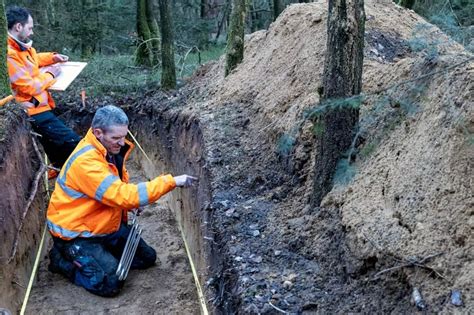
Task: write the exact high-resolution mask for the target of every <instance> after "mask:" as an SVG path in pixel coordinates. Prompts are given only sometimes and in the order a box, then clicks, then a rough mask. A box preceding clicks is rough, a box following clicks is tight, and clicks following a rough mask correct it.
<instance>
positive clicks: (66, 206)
mask: <svg viewBox="0 0 474 315" xmlns="http://www.w3.org/2000/svg"><path fill="white" fill-rule="evenodd" d="M127 132H128V118H127V115H126V114H125V113H124V112H123V110H122V109H120V108H118V107H115V106H112V105H109V106H105V107H102V108H100V109H99V110H97V112H96V114H95V115H94V118H93V120H92V127H91V129H89V131H88V132H87V135H86V136H85V138H84V139H82V140H81V141H80V142H79V144H78V146H77V147H76V149H75V150H74V151H73V153H72V154H71V156H70V157H69V159H68V160H67V161H66V163H65V164H64V167H63V168H62V170H61V173H60V174H59V177H58V179H57V181H56V185H55V189H54V192H53V194H52V196H51V200H50V203H49V207H48V215H47V217H48V220H47V224H48V228H49V231H50V233H51V234H52V236H53V240H54V246H53V248H52V249H51V251H50V254H49V256H50V265H49V270H50V271H52V272H56V273H61V274H63V275H65V276H66V277H67V278H68V279H69V280H70V281H72V282H74V283H75V284H77V285H79V286H82V287H84V288H85V289H86V290H88V291H90V292H92V293H94V294H97V295H101V296H114V295H117V294H118V293H119V292H120V289H121V288H122V286H123V281H120V280H119V279H118V277H117V276H116V275H115V272H116V270H117V266H118V263H119V260H120V257H121V255H122V252H123V250H124V247H125V243H126V240H127V237H128V234H129V233H130V230H131V228H130V227H129V226H128V225H127V223H126V222H127V211H130V210H133V209H136V208H138V207H140V206H144V205H147V204H150V203H153V202H155V201H157V200H158V199H159V198H160V197H161V196H163V195H164V194H166V193H168V192H169V191H171V190H173V189H174V188H175V187H177V186H178V187H189V186H191V185H192V184H193V182H194V181H196V180H197V178H195V177H192V176H188V175H181V176H175V177H173V176H171V175H164V176H159V177H156V178H155V179H153V180H151V181H148V182H142V183H138V184H129V183H128V178H129V176H128V172H127V169H126V167H125V161H126V160H127V157H128V156H129V154H130V151H131V150H132V148H133V144H132V143H130V142H129V141H127V140H126V139H125V137H126V136H127ZM155 260H156V252H155V250H154V249H153V248H151V247H150V246H148V245H147V244H146V243H145V241H143V239H141V240H140V242H139V244H138V248H137V251H136V254H135V256H134V258H133V261H132V265H131V268H138V269H143V268H148V267H150V266H152V265H154V263H155Z"/></svg>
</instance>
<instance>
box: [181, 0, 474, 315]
mask: <svg viewBox="0 0 474 315" xmlns="http://www.w3.org/2000/svg"><path fill="white" fill-rule="evenodd" d="M326 7H327V3H326V2H324V1H320V2H316V3H311V4H297V5H291V6H290V7H288V8H287V9H286V10H285V11H284V13H283V14H282V15H281V16H280V17H279V18H278V19H277V21H276V22H274V23H273V24H272V25H271V26H270V28H269V30H268V31H260V32H257V33H254V34H252V35H251V36H249V37H248V38H247V41H246V48H245V57H244V60H243V62H242V64H241V65H239V66H238V67H237V68H236V70H235V71H234V72H233V73H232V74H230V75H229V76H228V77H227V78H225V79H224V76H223V59H221V60H220V61H219V62H218V63H215V64H213V65H208V66H207V67H205V68H203V69H202V70H201V72H199V73H197V75H196V76H195V77H194V79H193V82H192V83H191V87H189V88H190V89H191V90H192V96H191V97H190V98H189V99H188V107H187V108H186V109H184V110H185V111H191V112H194V113H195V114H196V115H197V116H198V117H199V119H200V121H201V127H202V128H203V133H204V138H205V139H206V142H207V149H208V156H207V157H206V158H207V161H208V163H209V164H210V167H211V171H212V172H213V174H214V182H213V183H214V186H213V188H214V192H213V193H214V201H215V203H214V208H215V211H216V213H215V214H216V217H217V218H216V220H217V221H218V223H216V225H219V226H220V227H219V230H220V232H221V233H222V234H221V235H220V237H222V239H224V240H225V241H226V242H227V244H228V253H227V254H228V255H229V257H228V258H229V265H230V266H232V269H233V270H234V271H235V273H236V274H237V277H238V280H237V284H236V288H233V289H234V290H235V291H236V292H239V293H238V296H239V298H240V305H239V307H240V308H241V309H242V310H245V311H248V312H271V311H275V309H274V308H273V306H277V307H279V308H280V309H283V310H285V311H290V312H294V311H306V310H307V311H315V310H318V311H323V312H338V311H344V312H346V311H384V312H385V311H392V312H412V311H414V310H415V309H416V308H415V307H414V306H412V305H411V304H410V295H411V292H412V290H413V288H414V287H417V288H419V289H420V291H421V292H422V295H423V296H424V298H425V300H426V303H427V305H428V310H430V311H452V309H453V308H454V306H453V305H451V304H450V300H449V295H450V291H451V290H460V291H461V293H462V296H463V299H464V304H465V306H464V308H463V309H462V311H463V312H469V311H471V312H472V311H473V309H474V304H473V292H472V288H473V279H474V275H473V271H472V270H473V263H472V259H473V249H472V245H473V239H472V228H473V224H474V221H473V216H472V215H473V211H472V210H473V204H474V199H473V190H472V163H473V162H472V161H473V159H472V156H473V153H474V152H473V145H472V133H473V131H474V115H473V108H474V107H473V106H472V105H473V89H474V83H473V82H474V80H473V73H474V61H473V56H472V54H470V53H468V52H466V51H465V50H464V49H463V47H462V46H460V45H459V44H457V43H456V42H454V41H452V40H450V39H449V38H448V37H447V36H446V35H444V34H443V33H442V32H441V31H440V30H439V29H438V28H436V27H434V26H433V25H430V24H428V23H427V22H426V21H425V20H423V19H422V18H421V17H419V16H418V15H416V14H415V13H414V12H412V11H410V10H406V9H404V8H402V7H399V6H397V5H395V4H378V3H372V2H368V3H366V14H367V22H366V46H365V62H364V80H363V91H364V93H365V94H366V98H365V101H364V103H363V104H362V108H361V118H360V134H359V137H358V139H357V141H356V146H355V148H354V150H355V153H356V155H355V157H354V158H353V160H354V161H352V165H351V166H350V168H349V169H348V170H352V172H354V173H355V175H354V177H353V178H352V180H351V181H350V182H349V183H343V184H337V185H336V186H335V188H334V189H333V191H332V192H331V193H330V194H329V195H328V196H327V198H325V200H324V201H323V203H322V207H316V208H313V207H311V206H310V205H309V200H310V197H311V193H312V173H313V161H314V156H315V155H316V154H317V152H315V151H314V147H313V141H314V135H313V133H312V128H311V123H309V122H308V121H305V120H304V119H303V117H304V112H305V110H309V109H311V108H314V107H315V106H317V103H318V101H319V95H318V93H317V90H318V87H319V86H320V85H321V74H322V71H323V67H324V55H325V45H326V17H327V9H326ZM430 73H434V74H430ZM405 81H409V82H406V83H403V84H402V82H405ZM282 136H283V137H282ZM282 140H284V141H282ZM431 255H436V256H435V257H432V258H430V259H427V260H426V261H425V262H426V264H425V265H422V266H419V267H413V266H409V267H400V268H395V269H394V270H393V271H387V272H383V273H382V274H379V275H377V273H378V272H380V271H383V270H385V269H387V268H390V267H396V266H401V265H403V264H405V263H407V262H408V261H409V260H411V261H421V260H422V259H423V258H425V257H428V256H431ZM270 303H272V305H273V306H272V305H270Z"/></svg>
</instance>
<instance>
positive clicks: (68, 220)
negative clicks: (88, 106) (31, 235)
mask: <svg viewBox="0 0 474 315" xmlns="http://www.w3.org/2000/svg"><path fill="white" fill-rule="evenodd" d="M132 149H133V144H132V143H131V142H129V141H126V145H125V146H124V148H123V149H122V152H123V154H122V155H123V156H124V160H123V169H122V180H121V179H120V178H119V172H118V169H117V167H116V166H115V165H114V164H113V163H108V162H107V160H106V154H107V150H106V149H105V147H104V146H103V145H102V144H101V143H100V142H99V140H97V138H96V137H95V136H94V134H93V133H92V130H91V129H89V131H88V132H87V135H86V136H85V138H84V139H82V140H81V142H79V144H78V145H77V147H76V149H75V150H74V151H73V152H72V154H71V156H70V157H69V159H68V160H67V161H66V163H65V164H64V167H63V168H62V170H61V173H60V174H59V176H58V178H57V180H56V185H55V187H54V192H53V194H52V196H51V200H50V202H49V207H48V215H47V217H48V218H47V219H48V220H47V224H48V228H49V231H50V233H51V234H52V235H53V236H56V237H60V238H62V239H65V240H70V239H73V238H76V237H96V236H104V235H107V234H110V233H113V232H116V231H118V229H119V227H120V223H121V221H122V215H123V211H124V212H125V211H127V210H131V209H135V208H137V207H139V206H144V205H147V204H149V203H153V202H155V201H156V200H158V199H159V198H160V197H161V196H163V195H164V194H166V193H167V192H169V191H171V190H173V189H174V188H175V187H176V182H175V180H174V178H173V176H171V175H164V176H159V177H156V178H155V179H153V180H151V181H149V182H142V183H139V184H129V183H128V173H127V170H126V168H125V161H126V159H127V158H128V155H129V154H130V151H131V150H132Z"/></svg>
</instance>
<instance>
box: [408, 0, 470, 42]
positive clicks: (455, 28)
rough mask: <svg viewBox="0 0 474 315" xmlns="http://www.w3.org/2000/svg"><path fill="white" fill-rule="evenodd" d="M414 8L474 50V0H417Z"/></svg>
mask: <svg viewBox="0 0 474 315" xmlns="http://www.w3.org/2000/svg"><path fill="white" fill-rule="evenodd" d="M413 9H414V10H415V12H417V13H418V14H420V15H422V16H424V17H425V18H426V19H427V20H428V21H429V22H430V23H433V24H435V25H437V26H438V27H439V28H440V29H442V30H443V31H444V32H445V33H447V34H448V35H449V36H451V38H453V39H454V40H456V41H458V42H459V43H461V44H463V45H464V46H465V47H466V48H467V49H469V50H471V51H473V50H474V42H473V41H474V28H473V27H472V25H474V1H472V0H417V1H415V4H414V6H413Z"/></svg>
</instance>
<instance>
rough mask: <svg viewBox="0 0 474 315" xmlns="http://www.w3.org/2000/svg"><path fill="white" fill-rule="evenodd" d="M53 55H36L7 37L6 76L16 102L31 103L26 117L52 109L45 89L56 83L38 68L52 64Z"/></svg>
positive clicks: (49, 74)
mask: <svg viewBox="0 0 474 315" xmlns="http://www.w3.org/2000/svg"><path fill="white" fill-rule="evenodd" d="M53 56H54V53H51V52H49V53H36V50H35V49H34V48H33V47H31V48H25V47H24V46H22V45H21V44H19V43H18V42H17V41H16V40H15V39H14V38H13V37H11V36H8V57H7V60H8V74H9V75H10V83H11V86H12V90H13V94H14V95H15V98H16V100H17V101H18V102H31V103H33V104H36V106H35V107H32V108H28V115H30V116H32V115H36V114H39V113H42V112H45V111H47V110H51V109H52V108H54V106H55V104H54V100H53V98H52V97H51V95H50V94H49V92H48V91H47V89H48V88H49V87H50V86H51V85H53V84H54V82H56V80H55V79H54V78H53V75H52V74H51V73H48V72H46V73H42V72H41V71H40V67H44V66H49V65H51V64H53V63H54V61H53Z"/></svg>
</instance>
